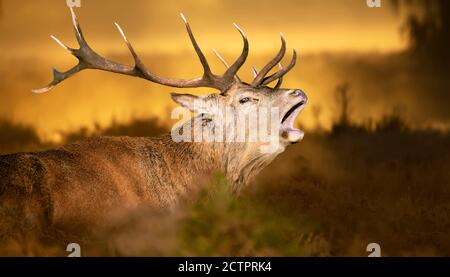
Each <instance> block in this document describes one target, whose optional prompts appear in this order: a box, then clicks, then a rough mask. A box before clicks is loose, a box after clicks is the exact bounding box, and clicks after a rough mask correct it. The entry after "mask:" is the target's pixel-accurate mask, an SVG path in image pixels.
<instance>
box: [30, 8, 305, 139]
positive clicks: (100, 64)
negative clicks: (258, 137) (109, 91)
mask: <svg viewBox="0 0 450 277" xmlns="http://www.w3.org/2000/svg"><path fill="white" fill-rule="evenodd" d="M71 13H72V22H73V26H74V29H75V35H76V38H77V41H78V44H79V46H80V47H79V48H78V49H74V48H70V47H67V46H66V45H64V44H63V43H62V42H61V41H59V40H58V39H57V38H56V37H54V36H51V37H52V38H53V39H54V40H55V41H56V42H57V43H58V44H59V45H60V46H61V47H63V48H64V49H65V50H66V51H68V52H69V53H70V54H72V55H74V56H75V57H76V58H77V59H78V61H79V62H78V64H77V65H76V66H74V67H73V68H71V69H69V70H68V71H65V72H59V71H58V70H56V69H53V75H54V79H53V81H52V82H51V83H50V84H49V85H48V86H47V87H44V88H42V89H37V90H33V92H34V93H42V92H46V91H49V90H50V89H52V88H53V87H54V86H55V85H57V84H58V83H60V82H62V81H63V80H65V79H67V78H69V77H71V76H72V75H74V74H76V73H77V72H79V71H81V70H84V69H97V70H103V71H109V72H113V73H119V74H124V75H129V76H134V77H138V78H142V79H146V80H149V81H151V82H154V83H158V84H161V85H165V86H171V87H177V88H197V87H207V88H213V89H216V90H218V91H219V93H212V94H209V95H206V96H195V95H191V94H176V93H173V94H172V98H173V99H174V100H175V102H177V103H178V104H180V105H182V106H184V107H186V108H188V109H190V110H191V111H194V112H197V113H202V114H207V115H210V116H211V117H210V118H212V119H214V118H215V115H216V113H217V111H219V110H223V109H222V108H224V107H231V108H232V109H234V110H239V111H240V112H243V113H244V114H251V113H254V111H255V109H256V110H258V109H260V108H261V107H264V108H266V109H267V110H270V109H273V108H275V109H276V110H277V111H278V118H279V122H278V123H279V124H278V128H279V130H277V133H278V135H279V138H280V141H281V142H282V146H283V148H284V146H285V145H288V144H290V143H295V142H297V141H299V140H301V139H302V138H303V132H302V131H300V130H299V129H296V128H295V127H294V121H295V119H296V117H297V115H298V113H299V112H300V111H301V110H302V109H303V107H304V106H305V105H306V103H307V97H306V95H305V93H304V92H303V91H302V90H300V89H286V88H281V85H282V81H283V76H284V75H285V74H286V73H287V72H288V71H289V70H291V69H292V68H293V67H294V65H295V62H296V52H295V50H294V51H293V55H292V59H291V61H290V63H289V64H288V65H287V66H285V67H283V66H282V65H281V60H282V59H283V57H284V54H285V52H286V42H285V39H284V37H283V35H282V34H281V48H280V50H279V52H278V53H277V54H276V56H275V57H274V58H273V59H272V60H270V61H269V62H268V63H267V64H266V65H265V66H264V67H263V68H261V70H259V71H257V70H256V69H255V68H253V67H252V68H251V69H252V72H253V76H254V79H253V80H252V81H251V82H244V81H241V79H240V78H239V77H238V75H237V72H238V70H239V69H240V68H241V67H242V65H243V64H244V62H245V60H246V59H247V56H248V50H249V46H248V40H247V38H246V36H245V34H244V32H243V31H242V29H241V28H239V27H238V26H237V25H236V24H234V26H235V27H236V29H237V30H238V31H239V33H240V35H241V37H242V39H243V43H244V46H243V50H242V53H241V54H240V56H239V57H238V58H237V59H236V61H234V63H232V64H231V65H230V64H228V63H227V62H226V61H225V60H224V59H223V58H222V57H221V56H220V54H219V53H218V52H217V51H215V50H214V49H213V51H214V53H215V54H216V56H217V57H218V58H219V59H220V60H221V62H222V63H223V64H224V65H225V66H226V71H225V73H223V74H222V75H215V74H213V73H212V72H211V69H210V66H209V64H208V61H207V60H206V58H205V56H204V54H203V53H202V51H201V49H200V47H199V45H198V44H197V41H196V40H195V37H194V35H193V33H192V31H191V28H190V25H189V23H188V22H187V20H186V18H185V17H184V15H183V14H181V17H182V19H183V21H184V24H185V26H186V30H187V32H188V35H189V38H190V40H191V42H192V45H193V47H194V49H195V52H196V53H197V55H198V57H199V59H200V62H201V64H202V66H203V74H202V76H201V77H198V78H194V79H189V80H184V79H171V78H163V77H160V76H158V75H156V74H154V73H152V72H150V71H149V70H148V69H147V68H146V67H145V65H144V64H143V63H142V61H141V59H140V58H139V56H138V54H137V53H136V52H135V50H134V48H133V47H132V45H131V43H130V42H129V40H128V38H127V37H126V36H125V34H124V32H123V30H122V28H121V27H120V26H119V25H118V24H117V23H115V25H116V27H117V29H118V31H119V33H120V34H121V36H122V38H123V39H124V41H125V43H126V45H127V46H128V49H129V51H130V52H131V55H132V56H133V58H134V62H135V65H134V66H127V65H123V64H119V63H116V62H114V61H110V60H108V59H105V58H103V57H101V56H100V55H98V54H97V53H96V52H95V51H94V50H92V48H91V47H90V46H89V45H88V43H87V42H86V40H85V38H84V36H83V33H82V31H81V28H80V25H79V23H78V20H77V17H76V15H75V13H74V11H73V9H71ZM275 67H277V70H276V71H275V72H274V73H272V74H269V73H270V72H271V71H272V70H273V69H274V68H275ZM275 81H276V84H275V85H274V86H273V87H270V86H269V85H270V84H272V83H274V82H275ZM199 104H200V106H201V108H199Z"/></svg>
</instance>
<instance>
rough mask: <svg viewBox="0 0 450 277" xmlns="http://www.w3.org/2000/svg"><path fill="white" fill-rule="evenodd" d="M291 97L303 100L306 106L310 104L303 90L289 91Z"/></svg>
mask: <svg viewBox="0 0 450 277" xmlns="http://www.w3.org/2000/svg"><path fill="white" fill-rule="evenodd" d="M289 95H290V96H293V97H298V98H301V99H302V101H303V102H304V103H305V104H306V102H308V96H306V94H305V93H304V92H303V90H300V89H294V90H290V91H289Z"/></svg>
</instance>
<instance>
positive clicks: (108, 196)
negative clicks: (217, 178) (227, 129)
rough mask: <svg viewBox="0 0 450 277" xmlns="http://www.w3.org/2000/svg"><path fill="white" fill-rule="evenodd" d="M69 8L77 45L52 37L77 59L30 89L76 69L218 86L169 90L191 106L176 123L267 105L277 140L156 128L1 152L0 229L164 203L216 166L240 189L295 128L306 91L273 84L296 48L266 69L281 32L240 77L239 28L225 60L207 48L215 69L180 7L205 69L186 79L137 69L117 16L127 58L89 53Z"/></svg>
mask: <svg viewBox="0 0 450 277" xmlns="http://www.w3.org/2000/svg"><path fill="white" fill-rule="evenodd" d="M71 11H72V19H73V25H74V29H75V34H76V37H77V40H78V43H79V45H80V48H79V49H73V48H69V47H67V46H65V45H64V44H62V43H61V42H60V41H59V40H58V39H56V38H54V37H53V38H54V39H55V40H56V41H57V42H58V44H60V45H61V46H62V47H63V48H64V49H65V50H67V51H69V52H70V53H71V54H73V55H74V56H75V57H77V58H78V60H79V63H78V65H76V66H75V67H73V68H72V69H70V70H68V71H66V72H59V71H57V70H56V69H54V79H53V81H52V82H51V83H50V84H49V85H48V86H47V87H45V88H43V89H39V90H34V92H35V93H42V92H46V91H48V90H50V89H52V88H53V87H54V86H55V85H57V84H58V83H60V82H62V81H63V80H65V79H67V78H70V77H71V76H73V75H74V74H76V73H77V72H79V71H81V70H84V69H97V70H104V71H109V72H113V73H119V74H124V75H129V76H134V77H138V78H142V79H146V80H149V81H152V82H155V83H159V84H162V85H167V86H172V87H179V88H192V87H209V88H214V89H218V90H220V91H221V93H220V94H215V93H213V94H209V95H208V96H206V97H199V96H194V95H189V94H172V98H173V99H174V100H175V102H177V103H178V104H180V105H181V106H184V107H186V108H188V109H190V110H191V111H192V112H196V113H197V114H198V115H197V117H196V118H195V119H194V120H188V121H186V122H185V123H184V125H182V126H181V128H180V129H183V127H186V126H188V127H190V128H188V130H191V131H194V133H195V132H196V130H199V129H201V130H202V131H204V130H205V129H206V131H207V132H209V133H214V132H215V131H216V129H215V128H214V127H215V126H221V127H224V126H223V124H225V125H227V124H230V123H233V124H232V125H233V126H234V122H226V123H223V122H222V121H221V120H219V118H221V115H220V114H218V113H217V111H218V110H220V109H222V108H225V107H226V108H229V107H231V108H233V109H234V110H236V111H240V112H242V113H243V114H244V115H249V114H252V113H253V109H252V108H259V107H263V108H267V109H269V108H273V107H275V108H277V109H275V110H276V113H279V116H280V120H279V121H280V122H277V123H279V129H276V130H275V133H276V134H275V135H276V138H277V139H278V138H279V139H280V143H279V144H277V146H276V148H275V149H274V151H272V152H264V153H263V152H262V151H261V149H260V147H261V145H263V144H265V143H264V142H263V141H250V140H245V141H240V142H237V141H235V142H229V141H223V140H219V141H215V142H206V141H200V142H175V141H174V140H173V137H172V136H171V135H169V134H167V135H163V136H160V137H155V138H131V137H101V138H91V139H88V140H85V141H82V142H79V143H75V144H70V145H67V146H64V147H62V148H60V149H56V150H49V151H44V152H36V153H19V154H12V155H6V156H0V239H1V236H2V234H1V233H5V230H6V233H14V232H17V231H19V230H26V229H28V230H30V229H31V230H33V229H39V230H41V231H42V230H44V231H45V230H47V229H49V228H48V227H50V226H52V227H62V228H65V227H68V228H69V229H71V230H73V229H77V227H78V226H80V227H84V226H91V225H98V224H101V223H102V222H103V221H104V220H105V219H107V218H108V215H109V214H114V213H115V212H116V211H127V210H129V209H133V208H134V207H137V206H140V205H141V204H145V205H147V206H151V207H153V208H155V209H158V210H167V209H171V208H172V207H175V206H176V204H177V203H178V202H180V200H181V199H183V198H184V197H190V195H192V193H191V192H193V191H197V190H198V189H199V188H200V186H201V184H202V183H205V180H208V177H209V176H211V173H213V172H223V173H224V175H225V177H226V179H227V180H228V182H229V183H230V184H231V185H232V189H233V190H234V191H239V190H240V189H241V188H242V187H243V186H244V185H245V184H247V183H248V182H249V181H250V180H251V179H252V178H253V177H254V176H255V175H256V174H257V173H258V172H259V171H260V170H261V169H262V168H264V167H265V166H266V165H267V164H269V163H270V162H271V161H272V160H273V159H274V158H275V157H276V156H277V155H278V154H279V153H281V152H283V151H284V149H285V147H286V146H287V145H289V144H291V143H294V142H297V141H299V140H301V139H302V138H303V132H302V131H300V130H298V129H296V128H294V126H293V125H294V120H295V118H296V117H297V115H298V113H299V112H300V110H301V109H302V108H303V107H304V106H305V104H306V101H307V98H306V95H305V94H304V93H303V92H302V91H301V90H297V89H280V85H281V83H282V77H283V75H284V74H286V73H287V72H288V71H289V70H290V69H291V68H292V67H293V66H294V65H295V60H296V54H295V51H294V54H293V58H292V60H291V62H290V63H289V64H288V66H287V67H285V68H283V67H281V65H280V66H279V70H278V71H277V72H275V73H273V74H272V75H269V76H266V75H267V74H268V73H269V71H270V70H271V69H272V68H273V67H274V66H276V65H277V64H279V63H280V61H281V59H282V58H283V56H284V53H285V50H286V45H285V41H284V38H283V36H282V37H281V41H282V47H281V49H280V51H279V52H278V54H277V55H276V56H275V58H273V59H272V60H271V61H270V62H269V63H268V64H267V65H266V66H264V67H263V68H262V69H261V71H260V72H259V73H258V72H256V70H254V74H255V78H254V80H253V81H252V83H251V84H248V83H244V82H241V80H240V79H239V77H238V76H237V71H238V70H239V68H240V67H241V66H242V65H243V63H244V62H245V60H246V58H247V55H248V41H247V38H246V37H245V35H244V33H243V31H242V30H241V29H240V28H239V27H237V25H235V26H236V28H237V29H238V31H239V32H240V34H241V36H242V38H243V41H244V48H243V51H242V53H241V55H240V56H239V57H238V59H237V60H236V61H235V62H234V63H233V64H232V65H230V66H229V65H228V64H227V63H226V62H225V61H224V60H223V59H222V57H220V55H218V54H217V53H216V54H217V55H218V57H219V59H221V60H222V62H223V63H224V64H225V65H226V66H227V70H226V72H225V73H224V74H223V75H214V74H213V73H212V72H211V70H210V67H209V65H208V62H207V61H206V59H205V56H204V55H203V53H202V52H201V50H200V48H199V46H198V44H197V42H196V41H195V38H194V36H193V34H192V32H191V29H190V27H189V24H188V23H187V21H186V19H185V18H184V16H182V17H183V20H184V22H185V25H186V29H187V31H188V34H189V37H190V39H191V42H192V44H193V46H194V49H195V51H196V52H197V54H198V56H199V58H200V61H201V63H202V65H203V69H204V73H203V75H202V77H200V78H195V79H191V80H180V79H167V78H162V77H159V76H157V75H155V74H153V73H152V72H150V71H148V70H147V69H146V67H145V66H144V64H143V63H142V61H141V60H140V59H139V57H138V55H137V54H136V52H135V51H134V49H133V47H132V46H131V44H130V43H129V41H128V39H127V38H126V37H125V35H124V33H123V31H122V29H121V28H120V27H119V26H118V25H117V24H116V26H117V27H118V29H119V31H120V34H121V35H122V37H123V39H124V40H125V42H126V44H127V46H128V48H129V50H130V52H131V54H132V56H133V58H134V61H135V66H134V67H131V66H127V65H122V64H119V63H116V62H113V61H110V60H107V59H105V58H103V57H101V56H100V55H98V54H97V53H95V52H94V51H93V50H92V49H91V48H90V47H89V45H88V44H87V42H86V41H85V39H84V37H83V34H82V32H81V29H80V26H79V24H78V21H77V18H76V16H75V13H74V12H73V10H71ZM275 80H278V82H277V84H276V85H275V87H274V88H271V87H268V86H267V85H268V84H269V83H271V82H273V81H275ZM197 102H200V103H201V105H200V106H198V105H197ZM196 119H199V120H200V122H201V123H202V124H200V126H199V125H196V124H195V122H196ZM217 124H219V125H217ZM227 126H228V125H227ZM277 126H278V125H277ZM263 128H265V127H263ZM246 131H249V130H246ZM205 177H206V178H205ZM8 219H10V220H8Z"/></svg>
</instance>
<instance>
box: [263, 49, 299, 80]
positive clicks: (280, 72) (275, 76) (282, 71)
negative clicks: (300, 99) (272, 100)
mask: <svg viewBox="0 0 450 277" xmlns="http://www.w3.org/2000/svg"><path fill="white" fill-rule="evenodd" d="M296 61H297V52H296V51H295V49H294V51H293V54H292V60H291V62H290V63H289V64H288V66H286V67H285V68H282V69H280V70H278V72H277V73H275V74H273V75H271V76H269V77H266V78H264V79H263V81H262V83H261V85H263V86H265V85H267V84H269V83H270V82H272V81H275V80H276V79H278V78H282V77H283V75H285V74H286V73H288V72H289V70H291V69H292V68H293V67H294V65H295V63H296Z"/></svg>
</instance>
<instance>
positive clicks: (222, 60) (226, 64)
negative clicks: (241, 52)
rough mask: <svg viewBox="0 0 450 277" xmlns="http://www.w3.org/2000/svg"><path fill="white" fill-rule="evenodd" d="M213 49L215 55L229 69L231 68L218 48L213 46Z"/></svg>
mask: <svg viewBox="0 0 450 277" xmlns="http://www.w3.org/2000/svg"><path fill="white" fill-rule="evenodd" d="M212 51H213V52H214V55H216V57H217V58H218V59H219V60H220V62H221V63H222V64H223V65H224V66H225V67H226V68H227V69H228V68H230V65H229V64H228V63H227V61H225V59H224V58H223V57H222V56H221V55H220V54H219V52H217V50H216V48H213V49H212Z"/></svg>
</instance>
